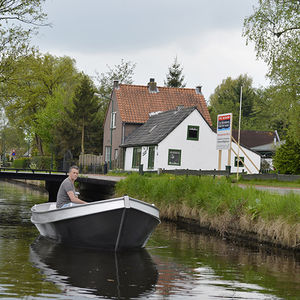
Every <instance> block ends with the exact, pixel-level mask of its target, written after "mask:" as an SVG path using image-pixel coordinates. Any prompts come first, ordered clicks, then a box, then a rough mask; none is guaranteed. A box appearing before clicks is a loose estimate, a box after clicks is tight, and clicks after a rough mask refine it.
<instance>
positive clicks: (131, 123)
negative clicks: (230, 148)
mask: <svg viewBox="0 0 300 300" xmlns="http://www.w3.org/2000/svg"><path fill="white" fill-rule="evenodd" d="M178 106H184V107H192V106H195V107H197V109H198V111H199V112H200V113H201V115H202V116H203V118H204V119H205V122H207V124H208V125H211V124H212V123H211V119H210V115H209V112H208V109H207V105H206V102H205V99H204V96H203V94H202V92H201V87H200V86H198V87H196V88H195V89H192V88H173V87H158V86H157V85H156V82H155V80H154V79H153V78H151V79H150V81H149V83H148V85H146V86H140V85H127V84H119V83H118V81H115V82H114V89H113V92H112V96H111V101H110V103H109V107H108V110H107V113H106V118H105V122H104V137H103V155H104V160H105V161H106V162H110V163H112V167H118V168H123V164H124V153H123V152H122V149H123V148H121V147H120V145H121V144H124V142H125V140H126V138H127V137H128V136H129V135H130V134H131V133H132V132H133V131H134V130H136V129H137V128H139V127H140V126H141V125H143V124H144V123H145V122H147V120H148V119H149V116H150V113H153V112H159V111H168V110H173V109H176V107H178Z"/></svg>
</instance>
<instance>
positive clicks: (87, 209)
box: [31, 196, 160, 251]
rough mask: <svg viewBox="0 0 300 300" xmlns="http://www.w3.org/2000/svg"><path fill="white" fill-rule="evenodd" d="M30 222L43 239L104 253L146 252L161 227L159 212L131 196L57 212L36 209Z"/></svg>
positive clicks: (53, 204)
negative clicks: (121, 251)
mask: <svg viewBox="0 0 300 300" xmlns="http://www.w3.org/2000/svg"><path fill="white" fill-rule="evenodd" d="M31 213H32V216H31V222H32V223H33V224H34V225H35V226H36V227H37V229H38V230H39V232H40V234H41V235H42V236H44V237H47V238H50V239H54V240H56V241H58V242H60V243H64V244H70V245H73V246H77V247H87V248H99V249H105V250H114V251H119V250H126V249H134V248H144V247H145V245H146V243H147V241H148V239H149V237H150V235H151V233H152V232H153V231H154V229H155V227H156V226H157V225H158V224H159V223H160V219H159V210H158V208H156V207H155V206H154V204H152V205H151V204H149V203H146V202H143V201H140V200H137V199H134V198H131V197H129V196H124V197H120V198H114V199H107V200H100V201H96V202H91V203H87V204H80V205H74V206H71V207H66V208H56V202H48V203H43V204H37V205H34V206H33V207H32V208H31Z"/></svg>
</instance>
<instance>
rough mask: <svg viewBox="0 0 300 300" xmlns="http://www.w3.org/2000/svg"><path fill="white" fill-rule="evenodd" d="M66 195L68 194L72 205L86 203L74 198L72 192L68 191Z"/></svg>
mask: <svg viewBox="0 0 300 300" xmlns="http://www.w3.org/2000/svg"><path fill="white" fill-rule="evenodd" d="M67 194H68V196H69V198H70V200H71V201H72V202H73V203H78V204H85V203H87V202H85V201H83V200H80V199H79V198H78V197H76V196H75V195H74V192H73V191H68V192H67Z"/></svg>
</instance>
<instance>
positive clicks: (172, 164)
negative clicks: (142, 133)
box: [168, 149, 181, 166]
mask: <svg viewBox="0 0 300 300" xmlns="http://www.w3.org/2000/svg"><path fill="white" fill-rule="evenodd" d="M171 151H176V152H177V153H179V162H178V163H172V162H171V161H170V157H171ZM168 165H169V166H181V149H169V150H168Z"/></svg>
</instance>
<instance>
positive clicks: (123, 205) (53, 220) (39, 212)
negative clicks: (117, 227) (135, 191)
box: [31, 196, 161, 224]
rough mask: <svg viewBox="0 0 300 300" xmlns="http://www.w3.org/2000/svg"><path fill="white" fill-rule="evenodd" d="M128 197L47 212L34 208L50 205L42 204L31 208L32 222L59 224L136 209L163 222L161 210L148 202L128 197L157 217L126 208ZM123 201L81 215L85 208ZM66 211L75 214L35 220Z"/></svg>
mask: <svg viewBox="0 0 300 300" xmlns="http://www.w3.org/2000/svg"><path fill="white" fill-rule="evenodd" d="M127 197H128V196H124V197H119V198H112V199H105V200H99V201H95V202H90V203H87V204H81V205H76V206H71V207H64V208H56V209H51V210H46V211H37V210H35V209H34V208H35V207H36V206H38V205H45V204H48V203H49V202H48V203H42V204H36V205H34V206H33V207H32V208H31V212H32V217H31V222H32V223H33V224H45V223H53V222H58V221H63V220H67V219H75V218H80V217H82V216H88V215H93V214H99V213H100V214H101V213H104V212H107V211H112V210H117V209H135V210H138V211H140V212H142V213H148V214H150V215H151V216H152V217H154V218H155V219H157V220H158V221H159V223H160V222H161V221H160V218H159V209H158V208H157V207H156V206H154V205H151V204H149V203H147V202H144V201H141V200H138V199H134V198H131V197H128V199H129V202H130V201H132V202H136V203H138V204H139V205H143V206H146V207H148V208H151V209H152V210H154V211H155V212H156V213H157V215H156V214H155V213H152V212H145V211H143V210H140V209H137V208H135V207H131V206H129V207H126V204H125V201H126V200H125V198H127ZM119 201H121V203H120V204H119V205H116V206H115V207H113V208H111V207H108V208H107V209H105V210H98V211H93V212H89V213H87V212H84V213H80V211H81V210H82V209H83V208H87V207H89V208H90V206H99V204H101V206H103V205H109V204H110V203H111V202H114V204H116V203H115V202H119ZM52 203H55V202H51V203H50V205H51V204H52ZM64 211H68V212H71V211H72V212H73V214H67V215H65V216H63V217H57V216H56V217H55V216H53V217H52V218H49V219H48V220H39V218H38V217H37V220H34V219H35V218H34V216H41V217H42V216H43V215H47V214H48V215H52V214H53V213H58V212H59V215H61V214H63V213H64ZM75 211H77V214H76V213H74V212H75Z"/></svg>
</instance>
